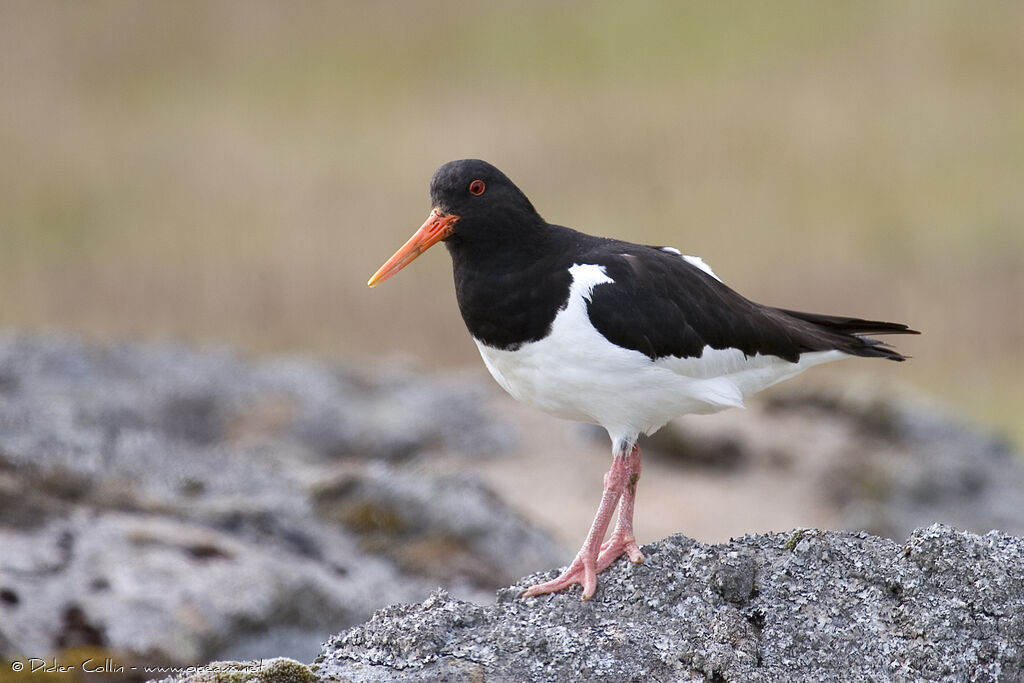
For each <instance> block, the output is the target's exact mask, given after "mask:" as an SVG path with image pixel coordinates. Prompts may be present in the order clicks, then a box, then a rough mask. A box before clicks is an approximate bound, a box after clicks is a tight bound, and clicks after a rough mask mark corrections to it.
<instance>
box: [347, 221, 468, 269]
mask: <svg viewBox="0 0 1024 683" xmlns="http://www.w3.org/2000/svg"><path fill="white" fill-rule="evenodd" d="M457 220H459V217H458V216H456V215H455V214H452V213H449V214H443V213H441V210H440V209H438V208H437V207H436V206H435V207H434V208H433V210H431V212H430V215H429V216H427V220H426V221H424V223H423V225H421V226H420V229H419V230H417V231H416V232H415V233H413V236H412V237H410V238H409V241H408V242H406V243H405V244H403V245H402V248H401V249H399V250H398V251H396V252H395V254H394V256H392V257H391V258H389V259H388V260H387V261H386V262H385V263H384V265H383V266H381V267H380V268H379V269H378V270H377V272H376V273H374V274H373V277H371V278H370V280H369V281H368V282H367V283H366V284H367V285H368V286H370V287H374V286H376V285H377V284H378V283H380V282H383V281H384V280H387V279H388V278H389V277H391V276H392V275H394V274H395V273H397V272H398V271H400V270H401V269H402V268H405V267H406V266H407V265H409V264H410V263H412V262H413V261H414V260H415V259H416V257H417V256H419V255H420V254H422V253H423V252H425V251H426V250H427V249H430V247H432V246H434V245H435V244H437V243H438V242H440V241H441V240H443V239H444V238H445V237H447V236H448V235H450V234H452V228H453V227H454V226H455V221H457Z"/></svg>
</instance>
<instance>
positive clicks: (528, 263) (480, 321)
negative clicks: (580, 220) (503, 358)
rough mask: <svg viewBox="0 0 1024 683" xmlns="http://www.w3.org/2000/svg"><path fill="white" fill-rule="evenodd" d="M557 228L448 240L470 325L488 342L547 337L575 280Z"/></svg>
mask: <svg viewBox="0 0 1024 683" xmlns="http://www.w3.org/2000/svg"><path fill="white" fill-rule="evenodd" d="M552 227H553V226H544V228H545V229H543V230H538V231H537V232H531V233H528V234H524V232H523V228H522V227H521V228H520V232H519V234H518V237H519V239H507V240H500V239H491V240H488V241H487V242H486V243H484V242H482V241H468V240H452V241H451V243H446V246H447V247H448V251H449V253H450V254H451V257H452V267H453V273H454V278H455V295H456V298H457V299H458V303H459V310H460V312H461V313H462V318H463V320H464V321H465V322H466V327H467V328H468V329H469V332H470V334H471V335H473V337H474V338H475V339H476V340H478V341H480V342H482V343H484V344H487V345H488V346H492V347H495V348H504V349H511V348H516V347H518V346H520V345H521V344H524V343H526V342H530V341H537V340H539V339H542V338H544V337H545V336H546V335H547V333H548V331H549V329H550V323H551V321H552V320H553V319H554V316H555V313H556V312H557V311H558V309H559V308H560V307H561V306H563V305H564V304H565V301H566V298H567V297H568V292H569V285H570V284H571V282H572V278H571V276H570V275H569V271H568V268H569V266H571V265H572V264H571V263H568V262H564V263H563V261H565V258H566V256H565V251H564V250H563V249H559V248H558V245H557V244H555V242H557V241H558V239H557V238H558V232H557V231H555V230H552Z"/></svg>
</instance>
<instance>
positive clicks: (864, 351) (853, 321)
mask: <svg viewBox="0 0 1024 683" xmlns="http://www.w3.org/2000/svg"><path fill="white" fill-rule="evenodd" d="M777 310H779V311H781V312H782V313H785V314H786V315H788V316H792V317H794V318H797V319H798V320H803V321H804V322H808V323H811V324H812V325H815V326H816V327H819V328H821V329H822V330H826V331H828V332H832V333H834V334H836V335H838V336H839V337H840V338H842V340H843V341H844V342H846V343H844V344H841V345H840V346H839V350H841V351H845V352H847V353H852V354H853V355H855V356H865V357H869V358H888V359H889V360H896V361H904V360H906V359H907V358H908V356H904V355H903V354H902V353H899V352H898V351H896V350H894V349H892V348H890V347H889V346H888V345H887V344H886V343H885V342H883V341H879V340H878V339H872V338H871V337H865V336H863V335H866V334H921V333H920V332H918V331H917V330H912V329H910V328H909V327H907V326H906V325H904V324H903V323H888V322H883V321H881V320H864V319H862V318H848V317H844V316H840V315H822V314H820V313H803V312H801V311H790V310H786V309H784V308H780V309H777Z"/></svg>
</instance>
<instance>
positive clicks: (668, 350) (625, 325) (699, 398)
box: [368, 159, 916, 599]
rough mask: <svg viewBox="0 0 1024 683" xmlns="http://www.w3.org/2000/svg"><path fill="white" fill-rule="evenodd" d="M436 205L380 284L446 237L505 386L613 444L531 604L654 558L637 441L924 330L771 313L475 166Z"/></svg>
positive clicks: (674, 257) (680, 259)
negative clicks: (647, 554)
mask: <svg viewBox="0 0 1024 683" xmlns="http://www.w3.org/2000/svg"><path fill="white" fill-rule="evenodd" d="M430 198H431V201H432V202H433V208H432V210H431V212H430V215H429V216H428V218H427V220H426V222H424V223H423V225H422V227H420V229H419V230H417V231H416V233H415V234H414V235H413V236H412V237H411V238H410V239H409V241H408V242H406V243H405V244H404V245H403V246H402V247H401V248H400V249H399V250H398V251H397V252H396V253H395V254H394V256H392V257H391V258H390V259H388V261H387V262H386V263H385V264H384V265H383V266H381V268H380V269H379V270H378V271H377V272H376V273H375V274H374V275H373V277H371V278H370V281H369V283H368V284H369V286H371V287H373V286H374V285H376V284H378V283H379V282H381V281H383V280H385V279H387V278H389V277H391V276H392V275H394V274H395V273H397V272H398V271H399V270H401V269H402V268H404V267H405V266H406V265H408V264H409V263H410V262H411V261H412V260H413V259H415V258H416V257H417V256H419V255H420V254H421V253H423V252H424V251H426V250H427V249H429V248H430V247H431V246H432V245H434V244H436V243H437V242H444V244H445V246H446V247H447V248H448V253H449V254H450V255H451V258H452V265H453V268H454V275H455V294H456V298H457V299H458V303H459V309H460V311H461V312H462V317H463V319H464V320H465V322H466V327H467V328H468V329H469V333H470V334H471V335H472V337H473V341H475V342H476V345H477V347H478V348H479V349H480V355H481V356H482V357H483V360H484V364H485V365H486V366H487V369H488V370H490V372H491V375H493V376H494V379H495V380H497V382H498V384H500V385H501V386H502V387H503V388H504V389H505V390H506V391H507V392H508V393H510V394H511V395H512V396H513V397H515V398H517V399H519V400H521V401H524V402H526V403H528V404H530V405H532V406H535V407H536V408H539V409H540V410H543V411H545V412H547V413H550V414H551V415H555V416H557V417H562V418H566V419H570V420H579V421H584V422H591V423H595V424H598V425H601V426H602V427H604V428H605V429H606V430H607V431H608V435H609V436H610V437H611V441H612V451H613V456H612V466H611V469H610V470H609V471H608V473H607V474H606V475H605V479H604V482H605V485H604V491H603V494H602V497H601V504H600V506H599V507H598V510H597V514H596V516H595V518H594V522H593V524H592V526H591V528H590V532H589V533H588V534H587V538H586V540H585V541H584V543H583V547H582V548H581V549H580V551H579V553H578V554H577V555H576V557H575V559H574V560H573V561H572V563H571V564H570V565H569V567H568V568H567V569H566V570H565V571H564V572H563V573H562V574H561V575H560V576H558V577H557V578H555V579H553V580H551V581H548V582H546V583H541V584H537V585H535V586H532V587H531V588H529V589H528V590H526V591H525V593H524V595H526V596H533V595H541V594H544V593H551V592H555V591H559V590H562V589H563V588H566V587H568V586H571V585H573V584H576V583H579V584H581V585H582V587H583V598H584V599H589V598H590V597H592V596H593V594H594V591H595V589H596V586H597V574H598V573H600V572H601V571H603V570H604V569H605V568H606V567H607V566H608V565H609V564H611V563H612V562H613V561H614V560H615V559H616V558H618V557H619V556H620V555H622V554H626V555H627V556H628V557H629V559H630V560H631V561H633V562H642V561H643V555H642V554H641V552H640V549H639V548H638V547H637V544H636V540H635V538H634V535H633V505H634V499H635V495H636V485H637V481H638V480H639V477H640V450H639V449H638V448H637V446H636V442H637V439H638V437H639V436H640V435H641V434H652V433H653V432H655V431H657V430H658V429H659V428H660V427H662V426H663V425H664V424H665V423H666V422H668V421H669V420H671V419H673V418H675V417H678V416H680V415H685V414H689V413H712V412H715V411H719V410H722V409H724V408H730V407H738V406H742V405H743V400H744V398H745V397H747V396H750V395H751V394H754V393H756V392H758V391H760V390H762V389H764V388H766V387H769V386H771V385H773V384H775V383H776V382H779V381H782V380H784V379H787V378H789V377H792V376H793V375H796V374H797V373H799V372H802V371H803V370H805V369H807V368H809V367H811V366H813V365H819V364H821V363H826V362H829V361H833V360H838V359H840V358H846V357H850V356H865V357H869V358H886V359H888V360H894V361H902V360H905V358H906V357H905V356H903V355H901V354H900V353H898V352H896V351H895V350H893V349H891V348H890V347H888V346H887V345H886V344H884V343H882V342H880V341H878V340H876V339H872V338H871V337H869V336H865V335H881V334H916V332H915V331H914V330H911V329H909V328H908V327H907V326H906V325H902V324H899V323H890V322H880V321H875V320H862V319H860V318H850V317H842V316H832V315H819V314H815V313H801V312H798V311H790V310H786V309H782V308H774V307H771V306H762V305H760V304H757V303H754V302H753V301H750V300H748V299H746V298H744V297H743V296H741V295H739V294H737V293H736V292H735V291H733V290H732V289H730V288H729V287H728V286H726V285H725V284H724V283H722V281H721V280H719V279H718V277H717V276H716V275H715V274H714V272H712V270H711V268H709V267H708V266H707V265H706V264H705V263H704V262H703V261H702V260H701V259H699V258H697V257H694V256H686V255H683V254H682V253H681V252H680V251H679V250H677V249H674V248H671V247H652V246H644V245H640V244H632V243H630V242H623V241H621V240H616V239H607V238H603V237H594V236H591V235H587V234H584V233H582V232H578V231H576V230H572V229H570V228H566V227H562V226H560V225H551V224H549V223H547V222H546V221H545V220H544V219H543V218H541V216H540V214H538V213H537V211H536V210H535V209H534V208H533V205H532V204H531V203H530V200H529V199H527V198H526V195H525V194H523V193H522V191H520V189H519V188H518V187H516V185H515V184H514V183H513V182H512V181H511V180H509V179H508V177H506V176H505V174H504V173H502V172H501V171H499V170H498V169H497V168H495V167H494V166H492V165H491V164H489V163H487V162H484V161H480V160H477V159H463V160H460V161H452V162H449V163H447V164H445V165H444V166H442V167H441V168H439V169H438V170H437V172H436V173H435V174H434V177H433V179H432V180H431V182H430ZM616 507H618V510H619V513H618V518H617V520H616V523H615V527H614V529H613V530H612V533H611V535H610V536H609V538H608V539H607V540H605V538H604V537H605V534H606V532H607V529H608V527H609V525H610V522H611V518H612V516H613V514H614V512H615V510H616Z"/></svg>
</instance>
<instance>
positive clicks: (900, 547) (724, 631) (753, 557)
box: [317, 525, 1024, 683]
mask: <svg viewBox="0 0 1024 683" xmlns="http://www.w3.org/2000/svg"><path fill="white" fill-rule="evenodd" d="M644 552H645V554H646V555H647V558H648V561H647V562H646V563H644V564H643V565H639V566H632V565H630V564H629V563H627V562H625V561H621V562H618V563H616V564H615V565H614V566H613V567H612V568H611V569H610V570H609V571H608V572H606V573H605V574H604V575H602V579H603V580H602V582H601V584H600V587H599V588H598V592H597V595H596V596H595V598H594V599H593V600H592V601H590V602H582V601H580V600H579V591H578V590H576V591H574V592H570V593H567V594H560V595H554V596H547V597H543V598H533V599H527V600H523V599H517V598H516V597H515V596H516V594H517V593H518V592H519V591H521V590H522V589H524V588H525V587H526V586H527V585H529V583H530V582H531V581H532V580H533V579H535V578H537V577H528V578H527V579H524V580H523V581H521V582H519V583H518V584H516V585H515V586H513V587H511V588H509V589H507V590H504V591H502V592H501V593H500V594H499V598H498V603H497V604H495V605H490V606H486V607H483V606H480V605H475V604H471V603H466V602H462V601H459V600H454V599H452V598H451V597H450V596H449V595H447V594H446V593H444V592H441V591H439V592H438V593H436V594H434V595H433V596H431V597H430V598H429V599H427V600H426V601H424V602H422V603H420V604H417V605H399V606H395V607H389V608H387V609H384V610H381V611H379V612H378V613H377V614H375V615H374V617H373V619H371V620H370V621H369V622H367V623H366V624H363V625H361V626H358V627H356V628H354V629H351V630H349V631H348V632H346V633H342V634H340V635H338V636H336V637H335V638H333V639H331V640H330V641H329V642H328V643H327V644H326V645H325V648H324V654H323V656H322V657H321V659H320V660H319V662H318V669H317V673H318V675H319V676H320V677H321V679H322V680H343V681H352V682H353V683H357V682H358V683H364V682H369V681H397V680H401V681H476V680H486V681H510V682H511V681H919V680H922V681H923V680H927V681H967V680H971V681H1018V680H1024V571H1022V569H1021V568H1022V567H1024V539H1021V538H1017V537H1010V536H1006V535H1003V534H999V533H996V532H993V533H990V534H987V535H985V536H976V535H972V534H967V533H962V532H957V531H954V530H952V529H950V528H948V527H942V526H938V525H936V526H934V527H931V528H927V529H922V530H918V531H916V532H915V533H914V534H913V535H912V536H911V537H910V538H909V539H907V541H906V543H905V544H897V543H894V542H893V541H889V540H887V539H882V538H878V537H875V536H869V535H867V534H863V533H861V534H845V533H837V532H821V531H815V530H798V531H795V532H793V533H791V534H788V535H787V534H771V535H758V536H747V537H744V538H740V539H737V540H735V541H733V542H730V543H727V544H721V545H714V546H708V545H703V544H700V543H697V542H695V541H692V540H690V539H688V538H685V537H683V536H673V537H671V538H668V539H665V540H664V541H660V542H658V543H654V544H650V545H648V546H646V547H645V548H644Z"/></svg>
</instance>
